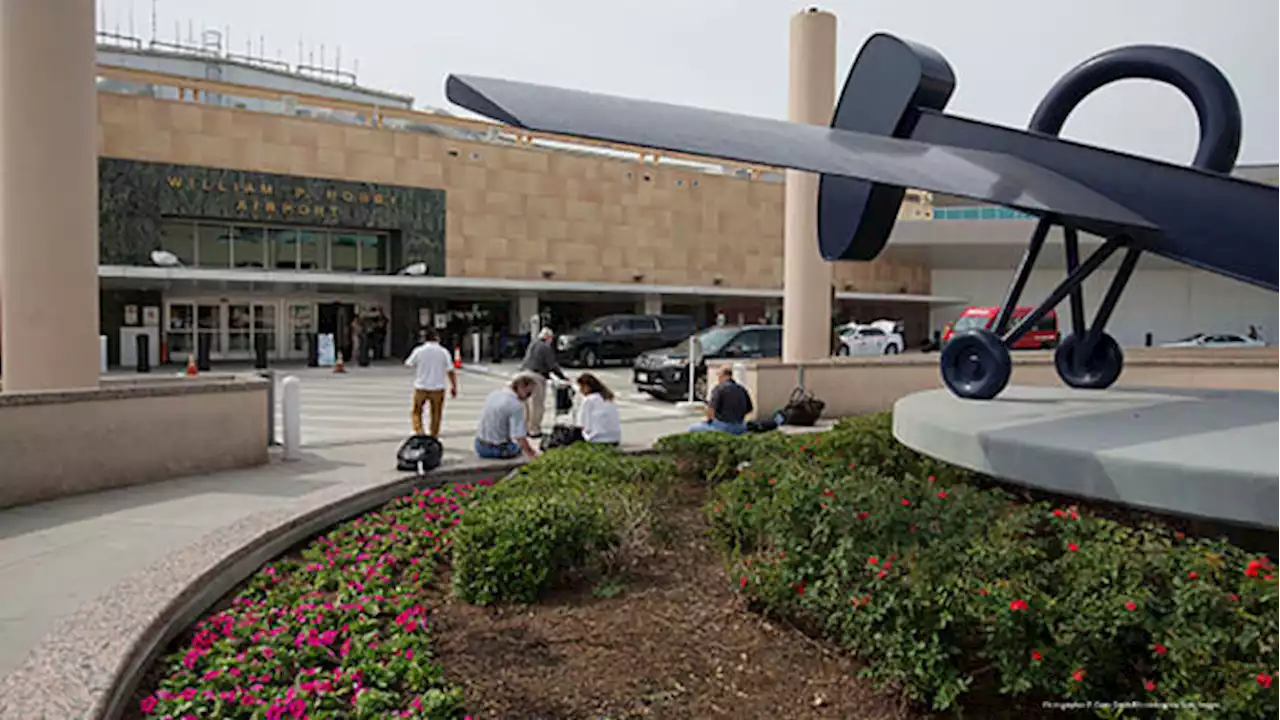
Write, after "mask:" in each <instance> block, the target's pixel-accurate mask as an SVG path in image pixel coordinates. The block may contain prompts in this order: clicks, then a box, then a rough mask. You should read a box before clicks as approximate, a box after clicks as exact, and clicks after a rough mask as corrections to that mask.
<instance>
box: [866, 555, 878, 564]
mask: <svg viewBox="0 0 1280 720" xmlns="http://www.w3.org/2000/svg"><path fill="white" fill-rule="evenodd" d="M867 562H869V563H871V564H872V565H879V564H880V558H878V557H876V556H875V555H872V556H871V557H869V558H867Z"/></svg>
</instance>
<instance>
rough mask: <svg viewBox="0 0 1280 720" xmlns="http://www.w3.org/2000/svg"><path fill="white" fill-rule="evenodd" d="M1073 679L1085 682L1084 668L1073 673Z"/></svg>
mask: <svg viewBox="0 0 1280 720" xmlns="http://www.w3.org/2000/svg"><path fill="white" fill-rule="evenodd" d="M1071 679H1072V680H1075V681H1076V682H1084V668H1078V669H1077V670H1076V671H1075V672H1073V673H1071Z"/></svg>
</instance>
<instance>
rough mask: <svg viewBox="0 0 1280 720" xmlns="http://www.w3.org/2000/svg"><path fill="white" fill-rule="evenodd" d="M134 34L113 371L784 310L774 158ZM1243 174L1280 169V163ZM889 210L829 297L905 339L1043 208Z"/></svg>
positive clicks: (1174, 323)
mask: <svg viewBox="0 0 1280 720" xmlns="http://www.w3.org/2000/svg"><path fill="white" fill-rule="evenodd" d="M137 45H138V46H139V47H137V48H129V47H123V46H121V45H119V44H118V43H117V44H114V45H109V46H108V45H104V46H102V47H100V50H99V69H98V74H99V98H98V112H99V117H98V124H99V138H98V142H99V155H100V161H99V192H100V249H101V252H100V266H99V277H100V286H101V296H100V300H101V325H102V333H103V334H104V335H105V336H107V338H108V342H109V346H110V358H111V362H112V363H113V364H115V363H123V364H125V365H130V364H132V360H133V347H132V343H131V342H130V338H131V337H132V336H133V335H136V334H139V333H143V334H148V335H151V336H152V337H153V338H154V343H153V347H154V348H155V349H156V351H157V352H155V353H153V359H163V355H167V356H169V357H171V358H172V359H173V361H175V362H178V361H183V360H185V357H186V354H187V353H189V352H194V349H195V348H196V347H197V345H198V343H200V342H201V338H203V342H205V343H207V345H208V347H209V350H210V356H211V359H212V360H213V361H215V362H217V361H223V360H248V359H250V358H251V357H252V356H253V348H254V346H255V341H256V340H259V339H260V341H261V342H263V343H265V344H266V346H267V348H268V352H269V355H270V356H272V357H274V358H276V359H280V360H289V359H293V360H302V359H305V358H306V357H307V352H308V339H309V337H310V336H311V335H312V334H313V333H317V332H320V333H335V334H336V335H338V336H340V337H341V336H342V334H343V328H347V327H349V326H350V324H351V322H352V321H353V320H355V319H357V318H359V317H368V316H370V315H373V314H380V315H382V316H385V317H386V318H387V322H388V326H389V332H388V334H387V337H386V339H385V349H386V351H387V352H389V353H391V354H395V355H399V354H403V353H405V352H407V350H408V348H409V347H410V346H411V345H412V343H413V341H414V338H415V337H416V335H417V329H418V328H419V327H420V326H422V325H425V324H432V325H435V326H437V327H441V328H444V329H447V330H449V331H451V332H455V333H458V334H459V335H462V334H467V333H469V331H470V330H471V329H479V330H482V331H483V332H485V333H486V335H485V337H486V342H488V340H487V338H488V337H490V336H492V335H494V334H497V333H504V332H505V333H518V332H522V331H524V330H526V329H527V327H528V320H529V318H530V317H531V316H532V315H534V314H535V313H537V314H540V315H541V316H542V317H543V318H544V321H545V322H549V323H551V324H552V326H553V327H556V328H565V327H569V326H573V325H576V324H577V323H580V322H583V321H585V320H587V319H590V318H591V317H594V316H597V315H601V314H606V313H611V312H646V313H657V312H665V313H685V314H690V315H693V316H695V318H696V319H697V320H698V321H699V322H700V323H704V324H706V323H710V322H712V321H713V319H714V318H715V317H716V315H718V314H724V315H725V316H726V317H727V319H728V320H729V321H730V322H738V321H745V322H755V321H759V320H762V319H767V320H772V321H776V320H778V319H780V317H781V298H782V278H783V271H782V226H783V185H782V177H781V175H780V174H778V173H776V172H771V171H770V170H769V169H767V168H751V167H743V166H741V165H733V164H714V163H709V162H705V161H703V162H695V161H692V160H691V159H688V158H671V157H662V156H659V155H657V154H655V153H653V152H652V151H648V150H645V149H642V148H626V147H616V146H610V147H606V146H603V145H601V146H586V145H583V144H582V143H580V142H578V143H569V142H565V141H561V140H557V139H556V138H552V137H545V136H536V135H535V136H531V135H529V134H527V133H524V132H523V131H517V130H513V129H509V128H504V127H501V126H497V125H492V124H488V123H481V122H476V121H469V120H463V119H460V118H456V117H453V116H451V115H449V114H448V113H447V112H444V111H424V110H414V109H412V104H413V103H412V99H411V98H407V97H403V96H398V95H393V94H390V93H385V92H380V91H376V90H369V89H366V88H362V87H360V86H359V85H358V84H356V83H355V82H354V80H355V79H354V78H351V77H338V78H326V77H318V76H316V75H315V74H314V73H312V74H304V73H301V72H299V71H298V69H296V68H289V67H288V66H282V64H280V63H275V64H272V63H267V62H265V61H254V60H252V59H242V58H236V57H234V56H231V55H228V54H226V53H221V52H218V51H213V52H210V51H209V49H208V48H205V49H203V50H201V52H199V53H197V52H194V51H188V50H186V49H184V48H180V47H170V48H166V49H155V48H150V49H142V48H141V47H140V46H141V43H137ZM1242 172H1247V173H1250V174H1252V176H1254V177H1259V178H1263V179H1266V180H1268V181H1270V182H1273V183H1274V182H1275V175H1276V173H1275V166H1274V165H1270V166H1266V167H1251V168H1242ZM899 218H900V219H899V222H898V224H897V227H896V229H895V234H894V237H893V240H892V241H891V242H890V244H889V246H888V248H887V249H886V251H885V253H884V254H883V255H882V257H881V258H879V259H877V260H876V261H875V262H871V263H841V264H838V265H837V266H836V268H835V270H834V273H833V287H832V292H833V293H834V295H835V297H836V298H837V301H838V302H837V314H838V315H839V316H840V317H841V319H846V320H847V319H857V320H867V321H869V320H872V319H876V318H880V317H893V318H898V319H901V320H903V321H904V323H905V325H906V329H907V341H908V344H909V345H916V344H918V343H919V342H920V341H922V340H923V339H924V338H926V337H927V336H929V335H930V334H931V333H933V332H934V331H936V330H938V329H940V328H941V327H942V325H943V324H944V323H946V322H947V321H949V320H951V319H953V318H954V317H955V316H956V315H957V314H958V313H959V311H960V310H962V309H963V308H964V306H965V305H969V304H977V305H993V304H996V303H998V301H999V300H1000V297H1001V295H1002V294H1003V292H1004V289H1005V287H1006V286H1007V284H1008V281H1009V280H1010V278H1011V275H1012V271H1013V267H1014V266H1015V264H1016V262H1017V259H1018V257H1019V255H1020V253H1021V250H1022V248H1023V247H1024V246H1025V244H1026V241H1027V238H1028V237H1029V236H1030V233H1031V227H1032V225H1033V221H1031V220H1029V219H1028V218H1026V217H1024V216H1021V215H1018V214H1017V213H1012V212H1009V211H1006V210H1004V209H1001V208H992V207H971V206H969V205H965V204H964V201H963V200H958V199H952V198H936V197H933V196H931V195H930V194H928V193H909V194H908V196H907V200H906V202H905V203H904V205H903V207H902V210H901V212H900V214H899ZM1057 247H1058V249H1059V252H1058V255H1059V256H1060V255H1061V252H1060V248H1061V246H1060V245H1058V246H1057ZM156 251H162V252H160V253H157V252H156ZM1045 255H1046V256H1048V257H1046V258H1045V259H1042V261H1041V266H1042V267H1044V268H1045V269H1042V270H1038V271H1037V273H1036V274H1035V275H1034V276H1033V277H1032V280H1031V283H1030V285H1029V287H1028V295H1027V296H1026V297H1027V300H1028V301H1033V300H1036V299H1038V298H1037V297H1036V296H1037V295H1039V296H1040V297H1043V294H1044V293H1047V291H1048V290H1049V289H1050V288H1051V286H1052V285H1053V284H1054V283H1056V282H1057V280H1058V279H1059V278H1060V277H1061V267H1062V263H1061V262H1059V263H1058V269H1057V270H1055V269H1053V267H1052V265H1050V264H1049V263H1047V262H1046V260H1048V259H1050V258H1052V257H1053V256H1054V246H1053V244H1052V243H1051V244H1050V245H1049V246H1047V248H1046V251H1045ZM1098 275H1099V276H1101V277H1098V278H1095V279H1094V281H1093V282H1092V283H1090V284H1089V285H1088V286H1087V288H1086V296H1087V297H1089V298H1090V299H1091V300H1092V303H1093V304H1094V305H1096V302H1097V299H1098V298H1100V297H1101V294H1102V292H1103V291H1104V290H1105V285H1103V283H1105V282H1106V280H1107V273H1106V272H1102V273H1098ZM1064 307H1065V306H1064ZM1249 325H1254V326H1257V327H1259V328H1262V329H1263V331H1264V333H1267V334H1268V336H1269V338H1271V339H1274V334H1275V333H1276V332H1277V330H1278V329H1280V328H1278V327H1277V314H1276V303H1275V297H1274V295H1273V294H1272V293H1268V292H1265V291H1261V290H1256V289H1253V288H1249V287H1246V286H1243V285H1239V284H1237V283H1232V282H1230V281H1227V280H1224V279H1221V278H1218V277H1215V276H1212V275H1209V274H1207V273H1202V272H1197V271H1193V270H1188V269H1186V268H1181V267H1178V266H1176V265H1173V264H1170V263H1165V262H1163V261H1161V260H1159V259H1158V258H1153V257H1144V259H1143V260H1142V262H1141V263H1140V265H1139V269H1138V272H1137V273H1136V274H1135V276H1134V278H1133V279H1132V281H1131V284H1130V289H1129V291H1128V292H1127V293H1126V294H1125V297H1124V301H1123V302H1122V304H1121V305H1120V307H1119V308H1118V309H1117V312H1116V315H1115V316H1114V318H1113V320H1112V322H1111V327H1112V328H1114V329H1113V333H1114V334H1115V335H1116V336H1117V338H1118V339H1119V340H1120V341H1121V343H1122V344H1126V345H1134V344H1141V343H1143V342H1144V341H1145V339H1146V336H1147V334H1148V333H1149V334H1151V335H1152V336H1153V337H1154V339H1155V341H1156V342H1161V341H1164V340H1172V339H1176V338H1177V337H1181V336H1183V335H1187V334H1190V333H1193V332H1198V331H1215V330H1216V331H1242V330H1244V329H1245V328H1246V327H1247V326H1249ZM340 344H341V343H340ZM161 351H162V352H163V355H162V354H161ZM485 351H486V352H488V349H487V348H486V350H485ZM155 356H160V357H158V358H157V357H155Z"/></svg>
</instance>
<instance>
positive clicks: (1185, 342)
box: [1160, 333, 1266, 348]
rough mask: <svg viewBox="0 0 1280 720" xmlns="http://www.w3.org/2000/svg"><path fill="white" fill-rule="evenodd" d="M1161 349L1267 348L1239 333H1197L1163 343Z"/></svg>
mask: <svg viewBox="0 0 1280 720" xmlns="http://www.w3.org/2000/svg"><path fill="white" fill-rule="evenodd" d="M1160 347H1166V348H1191V347H1203V348H1246V347H1266V343H1264V342H1262V341H1261V340H1254V339H1253V338H1251V337H1249V336H1248V335H1241V334H1239V333H1214V334H1212V335H1210V334H1208V333H1196V334H1195V335H1192V336H1191V337H1187V338H1183V339H1181V340H1177V341H1175V342H1167V343H1161V344H1160Z"/></svg>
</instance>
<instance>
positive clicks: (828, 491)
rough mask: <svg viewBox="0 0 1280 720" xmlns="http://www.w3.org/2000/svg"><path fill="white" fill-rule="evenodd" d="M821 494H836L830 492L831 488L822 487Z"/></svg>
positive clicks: (832, 495) (828, 495) (831, 495)
mask: <svg viewBox="0 0 1280 720" xmlns="http://www.w3.org/2000/svg"><path fill="white" fill-rule="evenodd" d="M822 494H823V495H826V496H827V497H835V496H836V494H835V493H833V492H831V488H823V489H822Z"/></svg>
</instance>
